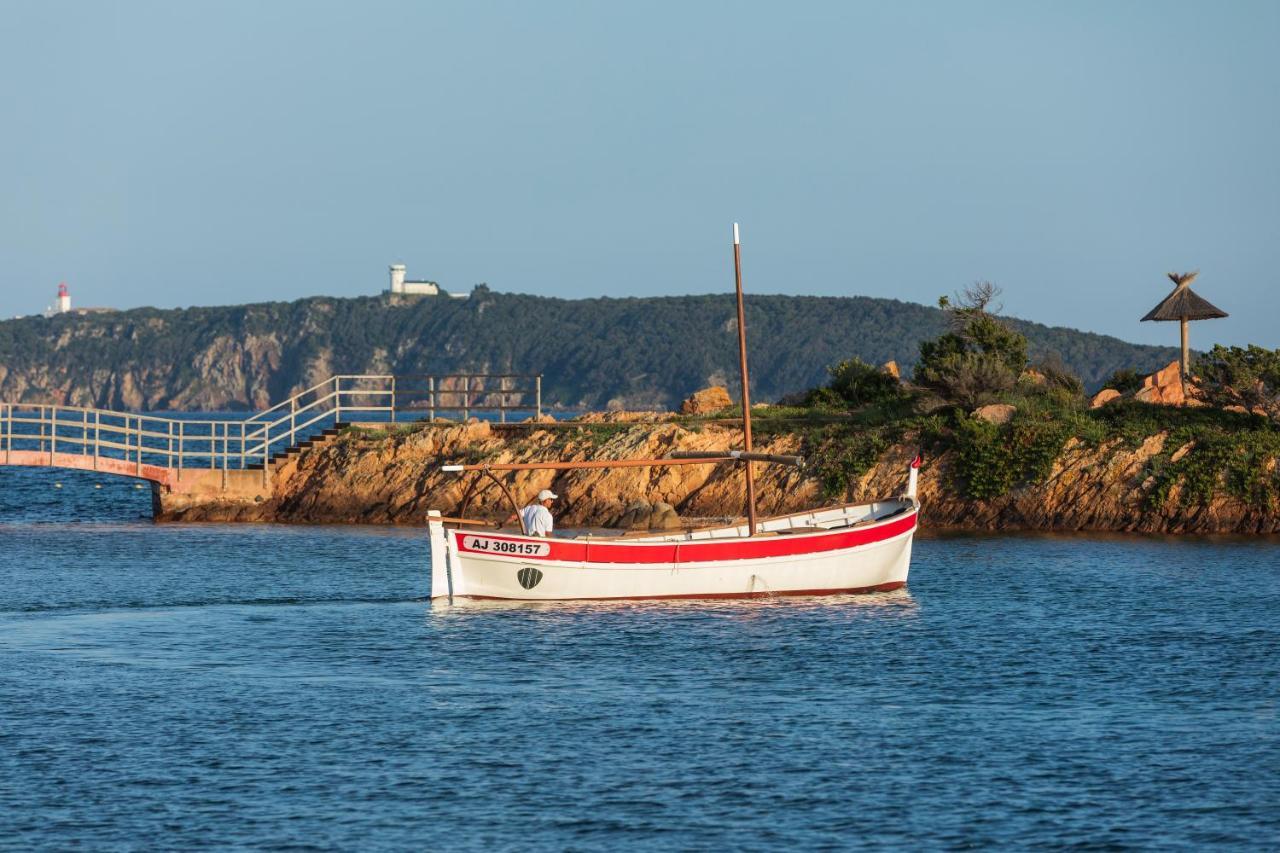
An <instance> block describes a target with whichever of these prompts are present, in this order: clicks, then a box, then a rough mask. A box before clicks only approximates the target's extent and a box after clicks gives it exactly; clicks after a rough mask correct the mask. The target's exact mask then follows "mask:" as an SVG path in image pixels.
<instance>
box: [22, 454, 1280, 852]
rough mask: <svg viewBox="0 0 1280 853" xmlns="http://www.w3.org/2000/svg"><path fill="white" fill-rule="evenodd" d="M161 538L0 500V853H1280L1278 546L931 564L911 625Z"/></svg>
mask: <svg viewBox="0 0 1280 853" xmlns="http://www.w3.org/2000/svg"><path fill="white" fill-rule="evenodd" d="M57 484H61V488H57V487H56V485H57ZM149 512H150V495H149V491H148V490H146V489H141V490H139V489H135V488H133V483H132V482H131V481H128V480H123V479H113V478H106V477H95V476H93V475H89V474H76V473H70V472H49V471H29V470H13V469H0V847H5V848H11V849H35V848H43V849H66V848H72V847H76V846H79V847H83V848H89V849H100V848H108V849H111V848H116V849H178V848H193V847H199V846H215V847H224V848H225V847H261V848H292V849H314V850H327V849H345V850H353V849H360V850H382V849H388V850H393V849H441V848H458V849H475V850H481V849H485V850H487V849H548V850H560V849H579V850H590V849H606V848H619V847H622V848H643V849H704V850H719V849H761V850H763V849H779V848H787V849H813V848H845V847H861V846H889V845H892V846H901V847H906V846H912V847H923V848H938V847H970V848H977V847H987V846H992V845H998V846H1016V847H1030V846H1037V847H1039V846H1074V845H1081V846H1085V847H1092V848H1113V847H1114V848H1124V847H1148V848H1159V849H1168V848H1183V849H1191V848H1201V847H1208V846H1221V847H1229V848H1274V847H1276V846H1277V844H1280V549H1278V547H1277V543H1276V541H1275V540H1268V539H1236V540H1210V539H1196V538H1185V539H1174V538H1152V537H1137V536H1134V537H1105V538H1104V537H1061V536H981V537H945V538H943V537H928V536H922V537H921V538H920V539H919V540H918V541H917V544H916V550H915V558H914V561H913V564H912V568H911V579H910V584H909V587H908V589H907V590H905V591H901V592H898V593H890V594H880V595H868V596H852V597H836V598H813V599H780V600H765V601H749V602H722V601H716V602H697V603H671V602H663V603H625V604H544V605H534V606H530V605H505V606H503V605H489V606H472V607H455V608H439V607H432V606H431V605H430V603H429V601H428V598H427V596H428V569H427V561H428V553H427V542H426V536H425V534H424V532H423V531H422V530H418V529H380V528H351V527H285V526H233V525H200V526H189V525H155V524H153V523H152V522H151V521H149V520H148V515H149Z"/></svg>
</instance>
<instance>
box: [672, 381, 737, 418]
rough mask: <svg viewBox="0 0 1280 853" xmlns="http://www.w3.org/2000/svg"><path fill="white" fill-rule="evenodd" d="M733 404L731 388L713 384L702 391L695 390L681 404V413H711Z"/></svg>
mask: <svg viewBox="0 0 1280 853" xmlns="http://www.w3.org/2000/svg"><path fill="white" fill-rule="evenodd" d="M732 405H733V399H732V398H731V397H730V396H729V389H727V388H725V387H723V386H720V385H712V386H711V387H710V388H703V389H702V390H701V391H695V392H694V393H693V394H691V395H690V396H689V399H687V400H685V401H684V402H683V403H681V404H680V414H682V415H709V414H712V413H713V412H718V411H720V410H722V409H727V408H729V407H730V406H732Z"/></svg>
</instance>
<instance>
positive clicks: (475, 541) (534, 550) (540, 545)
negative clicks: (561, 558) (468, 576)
mask: <svg viewBox="0 0 1280 853" xmlns="http://www.w3.org/2000/svg"><path fill="white" fill-rule="evenodd" d="M462 547H463V548H465V549H466V550H468V551H483V552H485V553H487V554H511V555H513V556H519V557H545V556H547V555H548V554H550V553H551V545H550V543H547V542H512V541H511V540H509V539H486V538H485V537H483V536H465V537H463V540H462Z"/></svg>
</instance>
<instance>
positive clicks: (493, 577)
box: [428, 465, 919, 601]
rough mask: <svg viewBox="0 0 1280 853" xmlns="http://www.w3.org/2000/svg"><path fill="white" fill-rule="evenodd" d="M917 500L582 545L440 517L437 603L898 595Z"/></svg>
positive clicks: (435, 550)
mask: <svg viewBox="0 0 1280 853" xmlns="http://www.w3.org/2000/svg"><path fill="white" fill-rule="evenodd" d="M916 470H917V469H916V467H914V465H913V467H912V468H911V473H910V476H909V483H910V485H909V486H908V489H907V493H906V494H904V495H903V496H902V497H900V498H895V499H891V500H884V501H877V502H875V503H869V504H850V505H845V506H837V507H830V508H825V509H819V510H814V511H812V512H802V513H796V514H794V515H784V516H778V517H776V518H766V519H762V520H760V521H759V522H757V526H756V529H755V530H754V532H753V531H752V530H751V528H750V527H749V526H748V525H747V524H738V525H729V526H725V527H713V528H703V529H699V530H690V531H682V532H679V533H670V534H646V535H640V536H623V537H618V536H606V537H600V536H589V535H588V536H578V537H575V538H572V539H564V538H557V537H537V536H524V535H521V534H514V533H488V532H485V533H477V532H472V531H470V530H467V529H450V528H448V527H446V523H447V522H446V521H444V520H443V517H442V516H441V515H440V514H439V513H437V512H433V513H432V514H431V516H430V517H429V518H428V526H429V528H430V534H431V597H432V599H433V600H436V599H453V598H472V599H519V600H529V601H559V600H572V599H646V598H742V597H757V596H770V595H830V594H836V593H860V592H879V591H887V590H893V589H898V588H899V587H902V586H904V585H905V584H906V582H907V572H908V570H909V569H910V565H911V541H912V537H913V535H914V534H915V531H916V519H917V515H918V513H919V504H918V503H917V501H916V496H915V480H916Z"/></svg>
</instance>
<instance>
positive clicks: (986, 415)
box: [973, 403, 1018, 424]
mask: <svg viewBox="0 0 1280 853" xmlns="http://www.w3.org/2000/svg"><path fill="white" fill-rule="evenodd" d="M1016 411H1018V407H1017V406H1013V405H1010V404H1009V403H992V404H991V405H989V406H982V407H981V408H977V409H974V410H973V416H974V417H975V418H982V419H983V420H984V421H988V422H990V423H993V424H1007V423H1008V422H1009V421H1011V420H1013V413H1014V412H1016Z"/></svg>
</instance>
